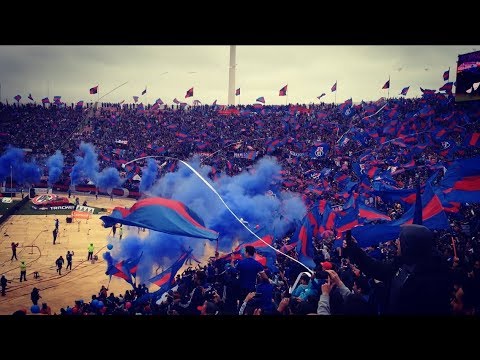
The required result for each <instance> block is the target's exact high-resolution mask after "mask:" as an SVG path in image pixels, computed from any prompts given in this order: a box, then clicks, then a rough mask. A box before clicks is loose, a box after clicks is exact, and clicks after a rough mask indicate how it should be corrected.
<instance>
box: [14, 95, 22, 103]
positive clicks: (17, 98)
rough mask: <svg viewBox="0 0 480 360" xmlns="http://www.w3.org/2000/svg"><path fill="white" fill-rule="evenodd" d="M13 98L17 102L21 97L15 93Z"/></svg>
mask: <svg viewBox="0 0 480 360" xmlns="http://www.w3.org/2000/svg"><path fill="white" fill-rule="evenodd" d="M13 98H14V99H15V100H17V102H19V101H20V99H21V98H22V97H21V96H20V95H15V96H14V97H13Z"/></svg>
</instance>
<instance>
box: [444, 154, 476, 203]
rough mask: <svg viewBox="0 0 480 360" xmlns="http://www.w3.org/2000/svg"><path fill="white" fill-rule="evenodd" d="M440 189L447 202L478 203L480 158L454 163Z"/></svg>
mask: <svg viewBox="0 0 480 360" xmlns="http://www.w3.org/2000/svg"><path fill="white" fill-rule="evenodd" d="M440 188H441V189H442V191H443V193H444V194H445V198H446V200H447V201H449V202H451V201H453V202H460V203H467V202H468V203H478V202H480V156H477V157H474V158H471V159H462V160H458V161H455V162H454V163H453V164H452V165H450V167H449V168H448V169H447V172H446V173H445V176H444V177H443V179H442V181H441V183H440Z"/></svg>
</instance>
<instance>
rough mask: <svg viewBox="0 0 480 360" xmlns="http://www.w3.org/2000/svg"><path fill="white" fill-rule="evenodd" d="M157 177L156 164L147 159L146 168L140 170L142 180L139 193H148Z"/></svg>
mask: <svg viewBox="0 0 480 360" xmlns="http://www.w3.org/2000/svg"><path fill="white" fill-rule="evenodd" d="M157 175H158V165H157V162H156V161H155V160H154V159H152V158H149V159H148V161H147V166H146V167H144V168H143V169H142V180H140V186H139V190H140V192H145V191H148V190H149V189H150V188H151V187H152V186H153V184H154V183H155V180H156V179H157Z"/></svg>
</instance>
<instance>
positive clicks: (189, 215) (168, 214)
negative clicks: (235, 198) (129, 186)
mask: <svg viewBox="0 0 480 360" xmlns="http://www.w3.org/2000/svg"><path fill="white" fill-rule="evenodd" d="M100 219H102V221H103V222H104V225H105V227H112V226H113V225H115V224H116V223H120V224H124V225H128V226H137V227H141V228H146V229H150V230H154V231H159V232H163V233H167V234H172V235H180V236H189V237H195V238H201V239H209V240H216V239H217V238H218V236H219V234H218V232H216V231H214V230H211V229H207V228H206V227H205V225H204V222H203V220H202V219H201V218H200V216H198V215H197V214H196V213H195V212H194V211H193V210H191V209H190V208H188V207H187V206H186V205H185V204H183V203H181V202H180V201H176V200H171V199H164V198H160V197H154V198H147V199H142V200H139V201H137V202H136V203H135V204H134V205H133V206H132V207H131V208H130V209H127V208H122V207H116V208H114V209H113V212H112V214H111V215H110V216H102V217H100Z"/></svg>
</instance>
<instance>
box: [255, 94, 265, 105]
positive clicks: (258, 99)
mask: <svg viewBox="0 0 480 360" xmlns="http://www.w3.org/2000/svg"><path fill="white" fill-rule="evenodd" d="M255 101H258V102H261V103H262V104H265V98H264V97H263V96H260V97H259V98H257V100H255Z"/></svg>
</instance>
